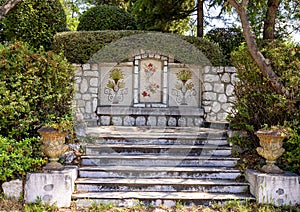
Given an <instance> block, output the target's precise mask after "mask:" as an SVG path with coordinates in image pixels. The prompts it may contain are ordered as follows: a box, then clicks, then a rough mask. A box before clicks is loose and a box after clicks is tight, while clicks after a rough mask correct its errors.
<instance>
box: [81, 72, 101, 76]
mask: <svg viewBox="0 0 300 212" xmlns="http://www.w3.org/2000/svg"><path fill="white" fill-rule="evenodd" d="M98 75H99V73H98V71H84V72H83V76H85V77H98Z"/></svg>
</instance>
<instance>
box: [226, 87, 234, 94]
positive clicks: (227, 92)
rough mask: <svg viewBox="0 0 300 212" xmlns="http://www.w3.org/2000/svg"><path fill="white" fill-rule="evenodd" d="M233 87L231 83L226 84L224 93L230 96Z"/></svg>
mask: <svg viewBox="0 0 300 212" xmlns="http://www.w3.org/2000/svg"><path fill="white" fill-rule="evenodd" d="M233 91H234V87H233V85H227V86H226V95H227V96H231V95H233Z"/></svg>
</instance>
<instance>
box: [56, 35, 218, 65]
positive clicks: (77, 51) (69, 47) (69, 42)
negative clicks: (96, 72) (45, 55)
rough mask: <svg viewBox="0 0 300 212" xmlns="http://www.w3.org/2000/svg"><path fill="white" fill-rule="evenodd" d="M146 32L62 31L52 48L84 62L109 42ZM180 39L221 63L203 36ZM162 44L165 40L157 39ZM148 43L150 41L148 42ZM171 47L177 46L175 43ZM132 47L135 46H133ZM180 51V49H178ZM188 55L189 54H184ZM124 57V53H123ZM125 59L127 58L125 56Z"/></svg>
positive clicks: (68, 57)
mask: <svg viewBox="0 0 300 212" xmlns="http://www.w3.org/2000/svg"><path fill="white" fill-rule="evenodd" d="M142 33H146V32H145V31H130V30H129V31H127V30H126V31H123V30H121V31H110V30H105V31H90V32H86V31H83V32H63V33H58V34H56V35H55V36H54V42H53V49H54V51H55V52H60V51H63V52H64V54H65V56H66V58H67V59H68V61H69V62H72V63H79V64H82V63H86V62H87V61H88V60H89V59H90V58H91V57H92V56H93V55H94V54H95V53H96V52H98V51H99V50H100V49H102V48H103V47H104V46H106V45H107V44H109V43H112V42H115V41H117V40H119V39H121V38H124V37H127V36H131V35H136V34H142ZM174 36H175V35H174ZM180 38H181V39H184V40H185V41H187V42H189V43H191V44H193V45H194V46H195V47H196V48H198V49H199V50H200V51H201V52H203V54H204V55H205V56H206V57H207V58H208V59H209V60H210V62H211V63H212V64H213V65H215V66H218V65H222V64H223V58H224V56H223V54H222V52H221V50H220V48H219V46H218V45H217V44H215V43H212V42H210V41H208V40H207V39H204V38H197V37H192V36H180ZM159 42H161V43H163V44H164V42H165V41H159ZM149 44H150V43H149ZM173 45H174V46H173V47H170V48H172V49H175V48H177V45H176V43H174V44H173ZM132 48H136V46H133V47H132ZM179 51H180V49H179ZM186 56H187V57H190V55H186ZM123 57H124V55H123ZM126 59H127V58H126Z"/></svg>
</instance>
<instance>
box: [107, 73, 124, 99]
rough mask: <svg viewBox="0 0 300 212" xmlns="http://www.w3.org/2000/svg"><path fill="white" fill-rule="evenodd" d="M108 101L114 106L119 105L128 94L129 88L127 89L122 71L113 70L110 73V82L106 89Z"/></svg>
mask: <svg viewBox="0 0 300 212" xmlns="http://www.w3.org/2000/svg"><path fill="white" fill-rule="evenodd" d="M104 93H105V94H107V96H108V100H109V101H110V102H112V103H113V104H119V103H120V102H122V101H123V96H124V95H125V94H127V93H128V88H125V82H124V74H123V72H122V70H121V69H117V68H116V69H113V70H111V71H110V72H109V80H108V82H107V84H106V88H105V89H104Z"/></svg>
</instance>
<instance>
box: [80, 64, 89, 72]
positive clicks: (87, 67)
mask: <svg viewBox="0 0 300 212" xmlns="http://www.w3.org/2000/svg"><path fill="white" fill-rule="evenodd" d="M90 69H91V65H90V64H88V63H86V64H83V65H82V70H84V71H86V70H90Z"/></svg>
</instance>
